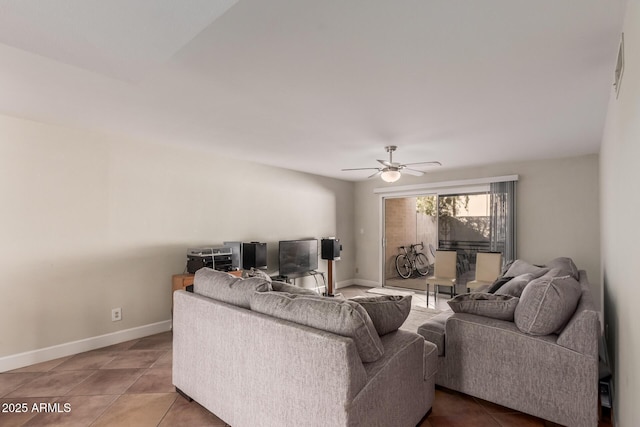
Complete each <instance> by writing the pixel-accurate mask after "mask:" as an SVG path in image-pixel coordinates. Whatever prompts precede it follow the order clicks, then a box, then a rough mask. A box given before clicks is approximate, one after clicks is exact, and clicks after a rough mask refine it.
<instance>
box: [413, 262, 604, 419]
mask: <svg viewBox="0 0 640 427" xmlns="http://www.w3.org/2000/svg"><path fill="white" fill-rule="evenodd" d="M565 260H566V259H565ZM569 261H570V260H569ZM569 264H570V265H571V266H572V267H573V268H574V271H573V272H567V271H566V270H564V271H560V272H559V271H558V270H551V271H549V272H546V273H545V276H542V277H540V278H539V279H538V281H539V282H542V283H543V284H544V283H547V284H550V283H556V282H563V281H564V282H566V281H567V280H570V279H567V277H566V276H565V277H558V276H559V275H564V274H567V273H569V275H571V276H573V277H576V278H577V279H578V280H577V281H576V282H577V283H576V286H579V287H578V301H577V306H574V310H572V311H571V313H570V316H569V319H568V321H563V322H562V327H561V329H560V330H557V331H555V332H554V333H550V334H546V335H540V334H537V335H534V334H530V333H525V332H523V331H522V330H521V328H522V326H521V325H520V327H519V325H518V324H516V322H514V321H513V320H512V321H509V320H498V319H496V318H491V317H486V316H481V315H478V314H470V313H463V312H457V313H452V312H445V313H441V314H440V315H438V316H436V317H435V318H433V319H431V320H430V321H428V322H427V323H425V324H424V325H422V326H420V327H419V328H418V333H420V334H421V335H423V336H424V337H425V339H426V340H428V341H431V342H433V343H435V344H436V345H437V346H438V356H439V357H438V372H437V374H436V384H438V385H440V386H443V387H446V388H449V389H453V390H457V391H460V392H462V393H465V394H469V395H472V396H475V397H478V398H481V399H484V400H488V401H490V402H494V403H497V404H499V405H503V406H506V407H509V408H513V409H516V410H518V411H521V412H525V413H528V414H531V415H534V416H537V417H540V418H543V419H546V420H550V421H553V422H555V423H559V424H562V425H566V426H576V427H595V426H597V425H598V388H597V386H598V343H599V337H600V323H599V319H598V314H597V312H596V309H595V306H594V303H593V300H592V297H591V293H590V290H589V289H590V286H589V283H588V281H587V277H586V273H585V272H584V271H582V270H581V271H579V272H578V270H577V269H575V266H574V265H573V262H572V261H570V263H569ZM554 274H555V275H556V277H552V278H549V276H553V275H554ZM545 280H546V282H545ZM532 283H533V281H531V282H529V284H527V285H526V286H525V287H524V289H523V290H522V295H521V298H520V299H519V302H517V304H518V305H520V304H522V303H523V300H524V299H525V293H526V291H525V290H526V289H527V287H528V286H530V285H531V284H532ZM561 284H562V283H561ZM556 285H558V283H556ZM545 292H546V294H545V295H547V296H548V295H552V294H554V293H557V289H556V288H553V287H547V288H545ZM496 293H497V292H496ZM469 295H474V294H469ZM554 295H555V294H554ZM556 296H557V295H556ZM476 297H477V294H476ZM517 309H518V307H517V306H516V310H517ZM543 311H544V307H542V308H541V309H540V307H539V310H538V311H536V312H535V313H534V314H535V315H539V316H541V314H540V313H542V312H543ZM516 318H517V313H516Z"/></svg>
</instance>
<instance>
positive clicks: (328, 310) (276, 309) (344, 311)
mask: <svg viewBox="0 0 640 427" xmlns="http://www.w3.org/2000/svg"><path fill="white" fill-rule="evenodd" d="M251 310H253V311H256V312H258V313H263V314H267V315H269V316H272V317H276V318H278V319H283V320H288V321H290V322H294V323H298V324H300V325H305V326H310V327H312V328H316V329H320V330H323V331H327V332H331V333H334V334H337V335H342V336H344V337H349V338H352V339H353V341H354V342H355V344H356V348H357V349H358V354H359V355H360V359H362V361H363V362H375V361H376V360H378V359H379V358H380V357H382V355H383V354H384V347H383V345H382V341H380V337H379V336H378V333H377V332H376V328H375V327H374V326H373V323H372V322H371V318H369V315H368V314H367V311H366V310H365V309H364V308H363V307H362V306H361V305H360V304H358V303H357V302H353V301H349V300H343V299H341V298H331V297H326V298H325V297H314V296H306V295H292V294H286V293H282V292H255V293H254V294H253V295H252V297H251Z"/></svg>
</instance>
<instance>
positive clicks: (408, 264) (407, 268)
mask: <svg viewBox="0 0 640 427" xmlns="http://www.w3.org/2000/svg"><path fill="white" fill-rule="evenodd" d="M418 246H420V250H422V249H424V243H422V242H421V243H419V244H415V245H410V246H409V250H408V251H407V247H406V246H399V247H398V249H400V250H402V251H404V253H401V254H398V255H397V256H396V270H397V271H398V274H399V275H400V277H402V278H404V279H408V278H409V277H411V274H412V273H413V270H416V271H417V272H418V274H419V275H421V276H426V275H427V274H429V270H430V269H431V266H430V265H429V260H428V259H427V256H426V255H425V254H423V253H422V252H418V251H416V247H418Z"/></svg>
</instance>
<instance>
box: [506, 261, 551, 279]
mask: <svg viewBox="0 0 640 427" xmlns="http://www.w3.org/2000/svg"><path fill="white" fill-rule="evenodd" d="M548 271H549V269H548V268H545V267H538V266H535V265H532V264H529V263H528V262H526V261H524V260H521V259H517V260H515V261H514V262H513V264H511V267H509V269H508V270H507V272H506V273H505V274H504V276H508V277H517V276H520V275H522V274H527V273H531V274H533V278H534V279H537V278H538V277H541V276H542V275H544V274H545V273H547V272H548Z"/></svg>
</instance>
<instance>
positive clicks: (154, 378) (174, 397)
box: [0, 286, 611, 427]
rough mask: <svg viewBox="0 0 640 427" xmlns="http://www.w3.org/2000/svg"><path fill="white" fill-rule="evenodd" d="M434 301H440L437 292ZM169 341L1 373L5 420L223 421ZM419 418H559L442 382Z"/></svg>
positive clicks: (354, 290)
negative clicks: (177, 362) (187, 384)
mask: <svg viewBox="0 0 640 427" xmlns="http://www.w3.org/2000/svg"><path fill="white" fill-rule="evenodd" d="M366 290H367V288H361V287H356V286H350V287H348V288H342V289H340V292H341V293H343V295H344V296H345V297H351V296H355V295H362V294H364V293H365V292H366ZM421 298H423V299H422V301H423V302H422V303H421V302H420V301H421ZM442 301H444V304H445V305H446V298H439V299H438V306H440V305H441V304H442ZM425 302H426V301H424V294H423V295H422V296H419V295H418V296H417V298H416V304H424V303H425ZM429 303H430V304H429V305H430V307H431V308H434V307H435V305H434V303H433V298H431V299H430V301H429ZM438 308H439V307H438ZM171 347H172V334H171V332H165V333H162V334H158V335H153V336H150V337H146V338H141V339H138V340H133V341H128V342H124V343H121V344H117V345H114V346H110V347H105V348H102V349H99V350H93V351H89V352H86V353H80V354H77V355H75V356H69V357H64V358H61V359H57V360H52V361H50V362H45V363H40V364H37V365H32V366H28V367H25V368H21V369H17V370H14V371H10V372H5V373H0V426H3V427H9V426H65V427H67V426H92V427H95V426H136V427H144V426H163V427H164V426H176V425H182V426H189V427H198V426H214V427H215V426H220V427H222V426H225V423H224V422H223V421H222V420H220V419H219V418H218V417H216V416H215V415H214V414H212V413H210V412H209V411H207V410H205V409H204V408H202V407H201V406H200V405H198V404H197V403H196V402H191V403H189V402H187V401H186V400H185V399H184V398H183V397H181V396H179V395H178V394H177V393H176V392H175V389H174V387H173V385H172V383H171V362H172V352H171ZM34 405H35V406H34ZM23 409H25V410H23ZM420 426H421V427H444V426H447V427H458V426H460V427H474V426H481V427H520V426H522V427H525V426H527V427H528V426H554V424H552V423H548V422H545V421H543V420H540V419H538V418H534V417H531V416H529V415H525V414H522V413H519V412H515V411H512V410H510V409H508V408H504V407H501V406H497V405H494V404H491V403H489V402H485V401H482V400H479V399H476V398H473V397H470V396H466V395H464V394H460V393H457V392H453V391H450V390H447V389H441V388H437V389H436V397H435V401H434V405H433V409H432V412H431V414H430V415H429V416H428V417H427V418H426V419H424V420H423V422H422V423H421V424H420ZM609 426H611V424H610V423H601V424H600V427H609ZM258 427H259V426H258Z"/></svg>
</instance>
